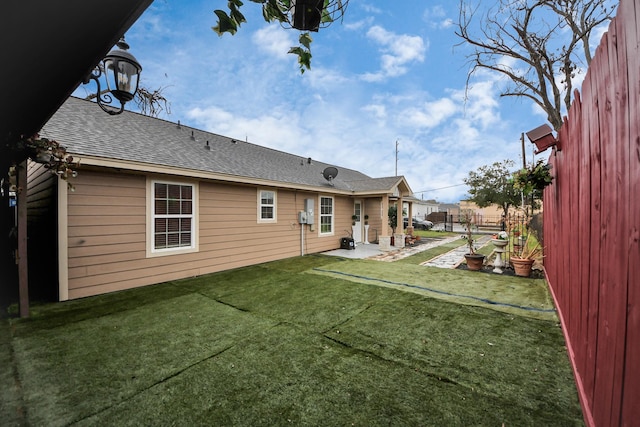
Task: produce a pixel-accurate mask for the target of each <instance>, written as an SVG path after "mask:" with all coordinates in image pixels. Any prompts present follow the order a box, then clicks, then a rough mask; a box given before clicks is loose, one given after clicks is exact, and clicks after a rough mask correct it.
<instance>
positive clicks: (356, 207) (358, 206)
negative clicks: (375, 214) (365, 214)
mask: <svg viewBox="0 0 640 427" xmlns="http://www.w3.org/2000/svg"><path fill="white" fill-rule="evenodd" d="M353 214H354V215H355V216H356V219H355V222H356V225H354V226H353V240H354V242H356V243H360V242H362V202H360V201H359V200H356V201H355V202H354V204H353Z"/></svg>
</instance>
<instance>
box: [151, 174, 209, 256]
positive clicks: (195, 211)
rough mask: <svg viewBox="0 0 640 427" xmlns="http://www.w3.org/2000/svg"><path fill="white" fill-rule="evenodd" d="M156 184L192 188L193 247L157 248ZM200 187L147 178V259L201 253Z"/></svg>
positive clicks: (186, 183) (188, 183)
mask: <svg viewBox="0 0 640 427" xmlns="http://www.w3.org/2000/svg"><path fill="white" fill-rule="evenodd" d="M155 184H170V185H181V186H190V187H191V197H192V201H191V203H192V210H191V211H192V214H191V246H183V247H178V248H163V249H156V248H155V239H154V235H155V218H156V216H155V209H154V207H155ZM198 194H199V185H198V183H197V182H188V181H172V180H168V179H153V178H149V177H147V236H146V246H147V258H151V257H158V256H167V255H180V254H187V253H194V252H198V251H199V239H198V234H199V224H198V223H199V221H198V217H199V197H198Z"/></svg>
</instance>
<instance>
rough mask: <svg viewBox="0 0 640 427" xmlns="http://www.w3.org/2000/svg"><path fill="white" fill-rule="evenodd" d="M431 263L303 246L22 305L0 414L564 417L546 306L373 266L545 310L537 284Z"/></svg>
mask: <svg viewBox="0 0 640 427" xmlns="http://www.w3.org/2000/svg"><path fill="white" fill-rule="evenodd" d="M446 273H447V274H443V271H436V269H429V268H425V267H419V266H416V265H411V264H398V263H383V262H374V261H362V260H343V259H340V258H333V257H325V256H306V257H298V258H293V259H289V260H284V261H278V262H272V263H267V264H262V265H258V266H252V267H247V268H242V269H237V270H232V271H227V272H222V273H217V274H212V275H208V276H204V277H198V278H193V279H188V280H181V281H175V282H169V283H165V284H161V285H156V286H151V287H146V288H142V289H135V290H131V291H126V292H119V293H114V294H108V295H102V296H99V297H94V298H86V299H82V300H76V301H69V302H66V303H57V304H45V305H41V306H36V307H34V308H33V310H32V311H33V316H32V318H30V319H26V320H18V319H11V320H5V321H4V322H5V324H4V325H2V328H0V329H2V334H0V340H1V342H2V351H1V352H0V362H2V363H1V364H0V381H2V387H1V388H0V390H2V391H1V392H0V393H1V394H0V397H1V401H0V402H1V403H2V406H1V407H0V419H3V420H4V421H3V425H47V426H61V425H69V424H74V425H80V426H84V425H109V426H111V425H119V426H120V425H125V426H126V425H250V426H260V425H265V426H272V425H309V426H315V425H324V426H333V425H356V426H372V425H373V426H375V425H422V426H430V425H434V426H435V425H464V426H467V425H496V426H500V425H502V424H503V423H504V425H507V426H509V425H518V426H526V425H531V426H537V425H546V426H554V425H555V426H565V425H581V424H582V416H581V411H580V407H579V404H578V399H577V394H576V390H575V385H574V381H573V377H572V373H571V369H570V366H569V361H568V359H567V354H566V348H565V347H564V342H563V337H562V332H561V330H560V328H559V326H558V323H557V319H556V318H555V316H554V315H553V314H552V313H546V312H545V313H542V314H543V315H540V316H536V315H532V313H529V312H527V311H526V310H522V309H513V310H512V311H509V310H500V309H499V308H498V307H491V306H490V305H487V304H482V303H480V302H477V303H473V304H471V303H470V301H468V300H465V298H462V297H459V296H446V295H439V294H434V293H433V292H426V291H420V290H419V289H414V290H413V291H411V292H407V290H408V288H406V287H403V286H401V285H393V284H389V283H386V282H385V280H386V281H387V282H391V281H395V282H396V283H405V284H414V285H419V286H424V287H426V286H431V287H434V288H435V287H439V289H447V290H449V291H452V293H455V294H456V295H457V294H465V293H470V292H475V295H478V296H482V297H491V298H494V299H496V300H498V299H499V300H501V301H507V300H513V301H516V302H518V304H538V305H540V307H547V306H548V304H549V300H548V295H547V294H546V288H545V286H544V282H542V281H540V280H538V281H533V280H532V281H528V280H522V279H514V278H510V280H507V279H509V278H501V279H504V280H502V281H492V282H487V283H485V281H486V280H488V278H487V276H488V275H484V274H473V273H469V272H461V271H446ZM363 277H365V278H367V280H365V279H363ZM368 279H374V280H368ZM387 279H393V280H387ZM492 280H493V279H492ZM511 287H513V288H511ZM474 288H477V289H474ZM518 295H520V299H518ZM539 314H540V313H539Z"/></svg>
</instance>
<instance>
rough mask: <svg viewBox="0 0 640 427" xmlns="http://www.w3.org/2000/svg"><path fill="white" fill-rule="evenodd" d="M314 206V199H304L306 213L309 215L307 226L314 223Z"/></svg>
mask: <svg viewBox="0 0 640 427" xmlns="http://www.w3.org/2000/svg"><path fill="white" fill-rule="evenodd" d="M313 204H314V200H313V199H304V211H305V212H306V213H307V222H306V223H307V224H313V223H314V221H313V218H314V213H313Z"/></svg>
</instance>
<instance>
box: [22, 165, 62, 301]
mask: <svg viewBox="0 0 640 427" xmlns="http://www.w3.org/2000/svg"><path fill="white" fill-rule="evenodd" d="M27 181H28V185H27V189H28V190H27V230H28V231H27V234H28V238H29V243H28V257H29V260H32V262H29V274H28V277H29V292H30V294H31V297H32V298H33V299H46V300H49V299H56V298H58V297H59V294H58V281H57V280H56V279H57V277H58V265H57V252H58V247H57V227H56V219H57V215H56V205H55V197H56V188H57V181H58V177H57V176H56V175H54V174H52V173H51V171H49V170H48V169H46V168H45V167H44V166H43V165H41V164H39V163H35V162H31V161H29V162H28V167H27ZM33 260H37V262H33Z"/></svg>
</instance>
